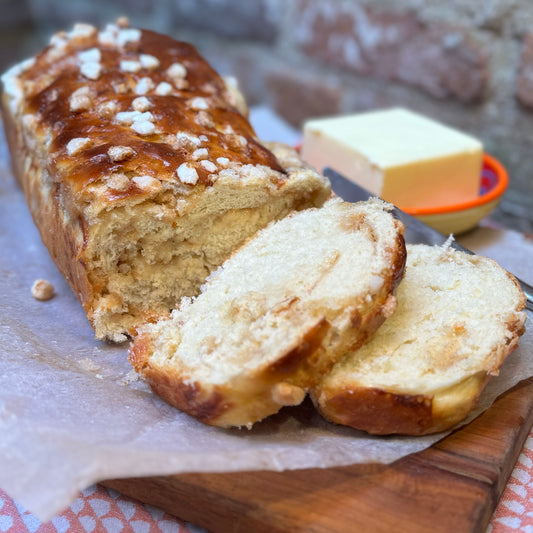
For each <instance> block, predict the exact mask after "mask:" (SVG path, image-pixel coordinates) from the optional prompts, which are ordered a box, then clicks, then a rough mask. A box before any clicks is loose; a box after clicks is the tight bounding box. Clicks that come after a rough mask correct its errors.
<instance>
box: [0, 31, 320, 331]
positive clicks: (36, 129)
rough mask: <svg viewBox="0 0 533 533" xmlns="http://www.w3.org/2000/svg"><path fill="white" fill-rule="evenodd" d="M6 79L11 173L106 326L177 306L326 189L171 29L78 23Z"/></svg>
mask: <svg viewBox="0 0 533 533" xmlns="http://www.w3.org/2000/svg"><path fill="white" fill-rule="evenodd" d="M2 81H3V94H2V107H3V121H4V126H5V129H6V133H7V138H8V142H9V147H10V151H11V156H12V162H13V167H14V171H15V174H16V175H17V177H18V179H19V180H20V182H21V184H22V186H23V189H24V192H25V194H26V197H27V201H28V205H29V207H30V210H31V214H32V216H33V218H34V220H35V223H36V225H37V227H38V228H39V231H40V233H41V236H42V240H43V242H44V244H45V245H46V247H47V248H48V250H49V252H50V254H51V256H52V258H53V259H54V261H55V263H56V265H57V266H58V268H59V270H60V271H61V272H62V273H63V274H64V276H65V277H66V278H67V280H68V282H69V283H70V285H71V286H72V289H73V290H74V292H75V294H76V295H77V296H78V298H79V299H80V301H81V303H82V304H83V306H84V308H85V311H86V313H87V316H88V318H89V320H90V322H91V324H92V326H93V327H94V329H95V334H96V337H97V338H99V339H109V340H113V341H123V340H125V339H126V336H127V335H133V334H135V330H136V327H137V326H138V325H139V324H143V323H144V322H146V321H152V320H155V319H157V318H158V317H161V316H165V315H168V313H169V310H170V309H172V308H173V307H174V306H175V305H176V304H177V302H179V301H180V299H181V298H182V297H183V296H192V295H195V294H197V293H198V291H199V289H200V286H201V284H202V283H203V282H204V280H205V278H206V277H207V275H208V274H209V273H210V272H211V271H212V270H214V269H216V268H217V267H218V266H219V265H220V264H221V263H222V262H223V261H224V260H225V259H226V258H227V257H228V256H229V255H230V254H231V252H232V251H233V250H234V249H235V248H236V247H238V246H239V245H240V244H241V243H243V242H244V241H245V240H246V239H247V238H248V237H250V236H251V235H253V234H254V233H255V232H256V231H257V230H258V229H259V228H262V227H264V226H266V225H267V224H268V223H269V222H270V221H271V220H275V219H279V218H283V217H284V216H285V215H287V214H288V213H290V212H291V211H293V210H298V209H304V208H307V207H311V206H319V205H322V203H323V202H324V201H326V199H328V198H329V196H330V187H329V182H328V181H327V180H326V179H325V178H323V177H322V176H320V175H319V174H318V173H316V172H315V171H313V170H311V169H310V168H308V167H307V166H306V165H305V164H303V163H302V162H301V160H300V159H299V158H298V156H297V154H296V153H295V152H294V150H292V149H290V148H288V147H284V146H282V145H278V144H272V145H270V146H269V147H268V148H267V147H266V146H265V145H263V144H262V143H261V142H260V141H259V140H258V139H257V137H256V135H255V133H254V130H253V129H252V127H251V126H250V124H249V122H248V120H247V118H246V116H245V114H246V109H245V106H244V104H243V99H242V97H241V95H240V93H239V92H238V90H236V89H235V87H234V85H233V84H227V83H225V81H224V80H223V79H222V78H221V77H220V76H219V75H218V74H217V73H216V72H215V71H214V70H213V69H212V68H211V67H210V66H209V64H208V63H207V62H206V61H205V60H204V59H203V58H202V57H201V56H200V55H199V54H198V52H197V51H196V50H195V49H194V48H193V47H192V46H191V45H189V44H187V43H184V42H178V41H175V40H174V39H171V38H170V37H166V36H164V35H160V34H157V33H154V32H151V31H147V30H142V31H141V30H138V29H135V28H130V27H127V25H126V24H125V23H124V21H122V22H121V24H120V25H114V24H110V25H108V26H107V27H106V28H105V29H103V30H101V31H98V29H97V28H95V27H93V26H91V25H88V24H76V25H75V26H74V28H73V29H72V31H70V32H59V33H57V34H55V35H54V36H53V37H52V40H51V42H50V45H49V46H48V47H47V48H46V49H45V50H44V51H43V52H42V53H40V54H39V55H38V56H37V57H35V58H32V59H30V60H29V61H25V62H23V63H21V64H19V65H16V66H15V67H13V68H12V69H10V70H9V71H8V72H6V73H5V74H4V76H3V77H2Z"/></svg>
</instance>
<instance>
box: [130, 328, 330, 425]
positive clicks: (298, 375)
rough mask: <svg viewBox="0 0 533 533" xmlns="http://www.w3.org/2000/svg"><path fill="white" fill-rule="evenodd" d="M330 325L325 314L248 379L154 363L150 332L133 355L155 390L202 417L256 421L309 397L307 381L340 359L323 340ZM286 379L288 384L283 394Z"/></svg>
mask: <svg viewBox="0 0 533 533" xmlns="http://www.w3.org/2000/svg"><path fill="white" fill-rule="evenodd" d="M330 326H331V324H329V322H328V321H327V320H325V319H324V318H322V319H320V320H319V321H318V322H316V323H315V324H314V325H313V326H312V327H310V328H309V329H308V330H307V331H306V332H305V333H304V334H303V335H302V336H301V338H300V340H299V342H298V343H297V344H296V345H295V346H293V347H292V349H290V350H288V351H287V352H286V353H285V354H283V355H281V356H280V357H279V359H277V360H276V361H274V362H273V363H272V364H269V365H267V366H263V367H261V368H259V369H257V370H255V371H254V373H253V375H252V376H249V380H248V381H246V382H244V381H242V380H235V381H234V382H232V383H228V384H225V385H218V386H207V385H206V383H202V382H198V381H192V380H191V378H190V376H188V375H187V374H185V373H180V372H178V371H176V370H174V369H168V368H163V367H161V366H158V365H156V364H153V363H152V362H151V361H150V356H151V355H152V353H153V349H154V347H153V344H152V339H151V337H150V335H149V334H142V335H139V336H138V337H137V338H136V339H135V342H134V343H133V344H132V347H131V348H130V352H129V360H130V362H131V364H132V365H133V367H134V368H135V370H136V371H137V372H139V373H141V374H142V376H143V378H144V379H145V380H146V381H147V383H148V384H149V385H150V387H151V389H152V391H153V392H154V393H155V394H157V395H158V396H160V397H161V398H163V399H164V400H165V401H166V402H167V403H169V404H170V405H173V406H174V407H177V408H178V409H180V410H181V411H183V412H185V413H187V414H189V415H191V416H193V417H195V418H196V419H198V420H200V421H201V422H203V423H205V424H209V425H214V426H219V427H240V426H251V424H253V423H254V422H257V421H259V420H262V419H263V418H265V417H266V416H268V415H270V414H272V413H273V412H277V411H278V410H279V409H280V408H281V407H283V405H298V404H299V403H300V402H301V401H302V400H303V399H304V397H305V390H304V387H307V386H308V385H309V384H310V383H313V382H314V381H315V379H316V376H317V375H320V374H321V373H324V372H325V371H327V370H328V369H329V368H331V366H332V365H333V362H334V361H333V359H332V358H331V354H329V353H328V352H326V351H325V350H324V347H323V345H322V342H323V339H324V337H325V335H326V333H327V332H328V330H329V328H330ZM250 380H252V381H253V383H252V385H250ZM280 383H281V384H283V385H284V386H285V388H286V389H287V394H285V395H283V397H281V398H280V397H279V391H280V386H279V384H280Z"/></svg>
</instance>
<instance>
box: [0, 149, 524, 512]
mask: <svg viewBox="0 0 533 533" xmlns="http://www.w3.org/2000/svg"><path fill="white" fill-rule="evenodd" d="M37 278H45V279H47V280H49V281H50V282H52V283H53V285H54V287H55V289H56V293H57V294H56V296H55V297H54V298H53V299H52V300H50V301H48V302H40V301H37V300H35V299H34V298H33V297H32V295H31V291H30V288H31V286H32V283H33V282H34V280H35V279H37ZM528 326H529V332H528V333H526V336H525V337H523V339H522V342H521V347H520V348H519V349H518V350H517V351H516V352H515V353H514V354H513V355H512V356H511V357H510V358H509V359H508V360H507V362H506V364H505V366H504V368H503V369H502V372H501V375H500V377H499V378H498V379H494V380H492V381H491V382H490V384H489V387H488V389H487V390H486V392H485V393H484V395H483V397H482V402H481V406H480V409H485V408H487V407H488V406H489V405H490V404H491V402H492V401H493V400H494V399H495V398H496V397H497V396H498V395H499V394H500V393H501V392H503V391H504V390H506V389H508V388H510V387H511V386H513V385H514V384H515V383H517V382H518V381H520V380H521V379H523V378H526V377H529V376H531V375H533V351H532V346H533V343H532V334H531V332H532V331H533V327H531V321H529V324H528ZM126 351H127V346H126V345H122V346H117V345H110V344H105V343H102V342H98V341H95V340H94V338H93V331H92V329H91V328H90V326H89V324H88V322H87V319H86V317H85V314H84V312H83V309H82V307H81V306H80V304H79V303H78V301H77V300H76V298H75V297H74V295H73V293H72V291H71V290H70V288H69V287H68V285H67V283H66V282H65V281H64V279H63V278H62V276H61V275H60V274H59V273H58V271H57V270H56V268H55V266H54V265H53V263H52V261H51V259H50V258H49V256H48V253H47V251H46V249H45V248H44V247H43V245H42V243H41V240H40V237H39V235H38V232H37V230H36V228H35V227H34V225H33V223H32V220H31V218H30V215H29V212H28V209H27V207H26V202H25V199H24V197H23V194H22V192H21V190H20V189H19V188H18V185H16V183H15V181H14V179H13V177H12V175H11V171H10V169H9V157H8V153H7V149H6V146H5V141H4V139H3V138H0V487H1V488H2V489H3V490H5V491H6V492H7V493H8V494H9V495H10V496H11V497H13V498H14V499H15V500H17V501H18V502H19V503H20V504H22V505H23V506H24V507H26V508H27V509H28V510H29V511H31V512H32V513H34V514H36V515H37V516H38V517H39V518H40V519H41V520H42V521H46V520H49V519H51V518H52V517H53V516H54V515H56V514H57V513H59V512H61V511H62V510H63V509H64V508H65V507H66V506H68V505H69V504H70V503H71V502H72V501H73V500H74V499H75V498H76V497H77V495H78V491H79V490H80V489H83V488H85V487H87V486H88V485H91V484H92V483H94V482H97V481H100V480H104V479H111V478H119V477H133V476H135V477H138V476H148V475H162V474H175V473H182V472H224V471H238V470H242V471H244V470H256V469H269V470H284V469H297V468H311V467H313V468H314V467H330V466H341V465H347V464H353V463H365V462H376V461H378V462H391V461H394V460H396V459H398V458H400V457H402V456H404V455H406V454H410V453H413V452H417V451H420V450H422V449H424V448H426V447H427V446H429V445H431V444H432V443H433V442H435V441H436V440H438V439H439V438H441V437H442V435H437V436H432V437H418V438H409V437H385V438H384V437H370V436H368V435H365V434H363V433H361V432H358V431H355V430H352V429H349V428H344V427H338V426H334V425H332V424H329V423H327V422H325V421H324V420H323V419H322V418H321V417H320V416H319V415H318V414H317V413H316V412H315V411H314V409H313V408H312V406H311V405H310V403H309V402H308V403H306V404H304V405H303V406H300V407H298V408H290V409H286V410H284V411H283V412H281V413H279V414H278V415H276V416H273V417H271V418H270V419H268V420H266V421H265V422H262V423H260V424H257V425H256V426H254V428H253V429H252V430H250V431H249V430H246V429H243V430H237V429H235V430H222V429H217V428H212V427H208V426H205V425H202V424H201V423H199V422H197V421H195V420H194V419H192V418H190V417H188V416H187V415H185V414H182V413H180V412H179V411H178V410H176V409H174V408H172V407H170V406H168V405H167V404H165V403H164V402H163V401H161V400H160V399H159V398H157V397H156V396H154V395H153V394H152V393H151V392H150V391H149V389H148V387H147V386H146V385H145V384H144V383H143V382H142V381H139V380H136V376H135V374H134V373H133V372H132V370H131V367H130V365H129V363H128V362H127V359H126ZM480 409H478V410H477V411H476V414H478V413H479V411H480Z"/></svg>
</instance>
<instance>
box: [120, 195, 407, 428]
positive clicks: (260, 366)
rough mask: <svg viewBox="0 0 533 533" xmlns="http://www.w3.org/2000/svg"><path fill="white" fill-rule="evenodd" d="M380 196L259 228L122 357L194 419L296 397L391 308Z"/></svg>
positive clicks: (388, 228)
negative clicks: (191, 296) (127, 356)
mask: <svg viewBox="0 0 533 533" xmlns="http://www.w3.org/2000/svg"><path fill="white" fill-rule="evenodd" d="M388 207H389V206H388V204H385V203H384V202H382V201H380V200H372V201H368V202H361V203H358V204H349V203H346V202H343V201H341V200H339V199H332V200H330V201H328V202H327V203H326V204H325V207H323V208H321V209H308V210H305V211H301V212H298V213H294V214H291V215H289V216H288V217H286V218H285V219H283V220H281V221H279V222H276V223H273V224H271V225H270V226H268V227H267V228H266V229H264V230H262V231H260V232H259V233H258V234H257V235H256V236H255V237H254V238H252V239H251V240H249V241H248V242H247V243H246V244H245V245H244V246H243V247H241V248H240V249H239V250H238V251H237V252H235V253H234V254H233V255H232V256H231V258H230V259H229V260H228V261H226V262H225V263H224V265H223V266H222V267H221V268H220V269H219V270H218V271H216V272H215V273H214V274H212V275H211V277H210V278H209V279H208V281H207V283H206V284H205V285H204V287H203V288H202V293H201V294H200V295H199V296H198V297H197V298H195V299H192V300H191V299H189V298H185V299H183V300H182V302H181V305H180V307H179V309H177V310H176V311H174V312H173V315H172V318H171V319H166V320H160V321H159V322H158V323H156V324H154V325H147V326H146V327H145V328H144V332H143V333H141V334H140V335H139V336H138V337H137V338H136V340H135V342H134V344H133V347H132V349H131V351H130V361H131V362H132V364H133V365H134V367H135V369H136V370H137V371H139V372H140V373H141V374H142V375H143V376H144V377H145V378H146V379H147V380H148V382H149V383H150V385H151V387H152V389H153V391H154V392H156V393H157V394H159V395H160V396H162V397H163V398H164V399H165V400H166V401H168V402H169V403H171V404H173V405H175V406H176V407H178V408H179V409H181V410H183V411H185V412H187V413H189V414H190V415H192V416H194V417H196V418H198V419H199V420H201V421H202V422H205V423H207V424H211V425H216V426H226V427H227V426H242V425H247V426H250V425H251V424H253V423H254V422H256V421H258V420H261V419H262V418H264V417H266V416H267V415H270V414H272V413H275V412H277V411H278V410H279V409H280V408H281V407H282V406H284V405H296V404H299V403H300V402H301V401H302V400H303V398H304V396H305V393H306V390H307V389H308V388H309V387H310V386H312V385H313V384H314V383H315V382H316V380H317V379H318V378H319V376H321V374H323V373H324V372H326V371H327V370H329V368H331V365H332V364H333V363H334V362H335V361H336V360H337V357H338V356H339V355H340V354H341V353H343V352H344V351H346V350H347V349H348V348H350V347H351V348H354V349H355V348H357V347H358V346H360V345H361V344H362V343H363V342H364V341H365V340H366V339H367V337H368V336H369V335H370V334H371V333H372V332H373V331H375V330H376V329H377V327H378V326H379V325H380V324H381V323H382V322H383V320H384V319H385V317H386V316H389V315H390V314H391V313H392V312H393V311H394V309H395V307H396V299H395V297H394V292H395V288H396V286H397V284H398V283H399V280H400V279H401V276H402V273H403V268H404V264H405V244H404V240H403V225H402V224H401V223H400V222H398V221H397V220H395V219H394V218H393V217H392V215H391V214H390V213H389V212H388Z"/></svg>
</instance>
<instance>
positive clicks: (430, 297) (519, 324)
mask: <svg viewBox="0 0 533 533" xmlns="http://www.w3.org/2000/svg"><path fill="white" fill-rule="evenodd" d="M397 298H398V307H397V310H396V312H395V314H394V315H393V316H392V317H391V318H389V319H388V320H387V321H386V322H385V324H383V326H382V327H381V328H380V329H379V331H378V332H377V333H376V334H375V335H374V336H373V337H372V339H371V340H370V341H369V342H368V343H366V344H365V345H364V346H363V347H362V348H361V349H360V350H358V351H353V352H351V353H348V354H347V355H346V356H345V357H343V358H342V359H341V360H340V362H339V363H337V364H336V365H335V366H334V368H333V370H332V371H331V372H330V373H329V374H328V375H327V376H326V377H325V378H324V379H323V380H322V381H321V382H320V383H319V384H318V386H317V387H315V389H314V390H313V393H312V395H313V398H314V401H315V403H316V405H317V406H318V408H319V410H320V412H321V413H322V414H323V415H324V416H325V417H326V418H327V419H329V420H331V421H333V422H336V423H338V424H345V425H348V426H352V427H354V428H356V429H361V430H364V431H367V432H369V433H374V434H394V433H399V434H408V435H423V434H428V433H434V432H438V431H442V430H445V429H447V428H450V427H451V426H453V425H454V424H456V423H457V422H459V421H460V420H462V419H463V418H464V417H465V416H466V415H467V414H468V413H469V412H470V411H471V409H472V408H473V407H474V406H475V404H476V402H477V399H478V397H479V395H480V394H481V392H482V390H483V388H484V387H485V384H486V383H487V381H488V379H489V378H490V376H494V375H496V374H497V373H498V369H499V367H500V365H501V364H502V362H503V360H504V359H505V357H506V356H507V355H508V354H509V353H510V352H511V351H512V350H514V349H515V348H516V346H517V345H518V339H519V336H520V335H521V334H522V333H523V332H524V323H525V318H526V316H525V312H523V309H524V306H525V297H524V294H523V293H522V291H521V289H520V287H519V285H518V283H517V282H516V280H515V279H514V277H513V276H511V275H510V274H509V273H508V272H506V271H505V270H503V269H502V268H501V267H499V266H498V265H497V264H496V263H495V262H494V261H492V260H490V259H487V258H484V257H480V256H476V255H468V254H466V253H462V252H458V251H455V250H453V249H451V248H450V247H430V246H425V245H408V246H407V265H406V269H405V277H404V279H403V281H402V282H401V284H400V287H399V288H398V292H397Z"/></svg>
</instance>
